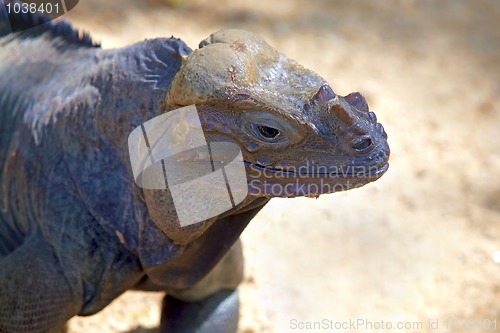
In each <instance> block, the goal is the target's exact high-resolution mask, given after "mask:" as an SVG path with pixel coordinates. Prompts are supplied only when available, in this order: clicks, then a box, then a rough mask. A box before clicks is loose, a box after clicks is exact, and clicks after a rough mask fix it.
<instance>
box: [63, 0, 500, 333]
mask: <svg viewBox="0 0 500 333" xmlns="http://www.w3.org/2000/svg"><path fill="white" fill-rule="evenodd" d="M67 18H68V19H70V20H71V21H73V22H74V23H75V25H76V26H77V27H81V28H83V29H85V30H87V31H90V32H91V33H92V35H93V36H95V39H97V40H100V41H102V44H103V46H104V47H119V46H123V45H127V44H130V43H132V42H135V41H140V40H143V39H144V38H152V37H165V36H170V35H174V36H177V37H181V38H182V39H183V40H185V41H186V42H187V43H188V44H189V45H191V47H193V48H195V47H196V46H197V44H198V42H199V41H200V40H202V39H203V38H205V37H206V36H208V35H209V34H210V33H212V32H214V31H217V30H219V29H222V28H230V27H232V28H243V29H247V30H252V31H255V32H257V33H260V34H261V35H263V36H264V37H265V38H266V39H267V40H268V42H269V43H270V44H271V45H273V46H274V47H275V48H277V49H278V50H280V51H281V52H283V53H285V54H287V55H288V56H289V57H291V58H293V59H296V60H297V61H299V62H300V63H301V64H303V65H304V66H306V67H309V68H311V69H313V70H315V71H316V72H318V73H319V74H321V75H322V76H323V77H325V78H326V79H327V80H328V81H329V82H330V83H331V85H332V86H333V87H334V89H335V90H336V91H337V92H338V93H340V94H347V93H349V92H351V91H361V92H363V93H364V94H365V96H366V97H367V99H368V101H369V104H370V107H371V109H372V110H374V111H376V113H377V116H378V118H379V120H380V121H381V122H382V123H383V124H384V126H385V128H386V130H387V132H388V134H389V140H390V145H391V149H392V155H391V168H390V169H389V171H388V172H387V174H386V175H385V176H384V177H382V179H380V180H379V181H377V182H376V183H373V184H370V185H368V186H366V187H364V188H362V189H358V190H355V191H349V192H345V193H337V194H333V195H325V196H322V197H320V198H319V199H317V200H314V199H305V198H300V199H274V200H272V201H271V203H270V204H269V205H268V206H266V208H265V209H264V210H263V211H262V212H261V213H259V215H258V216H257V217H256V218H255V219H254V221H253V222H252V223H251V224H250V226H249V227H248V228H247V230H246V231H245V232H244V234H243V235H242V239H243V242H244V250H245V256H246V280H245V282H244V284H243V285H242V286H241V288H240V289H241V302H242V306H241V323H240V332H245V333H251V332H298V331H304V332H313V331H319V332H322V331H324V332H365V331H368V332H372V331H376V332H385V331H401V332H450V331H451V330H450V329H451V326H450V325H451V324H452V320H457V321H455V324H458V326H459V327H458V329H455V330H453V331H454V332H494V331H495V330H494V329H493V325H494V320H496V325H497V331H500V300H499V299H500V264H499V263H495V262H494V260H493V254H494V252H495V251H500V226H499V223H500V129H499V126H500V80H499V78H500V2H498V1H497V0H490V1H487V0H476V1H466V0H441V1H429V0H422V1H410V0H408V1H403V0H401V1H368V0H364V1H349V0H342V1H327V0H308V1H306V0H276V1H272V2H271V1H243V0H240V1H224V0H219V1H208V0H206V1H204V0H192V1H191V2H189V3H188V4H186V5H183V6H177V7H175V6H174V7H172V6H168V5H165V3H161V2H160V1H159V0H158V1H153V0H150V1H146V2H138V1H131V0H128V1H114V2H112V1H108V2H105V3H104V2H100V1H97V0H82V1H81V2H80V4H79V5H78V6H77V7H76V8H75V9H74V10H73V11H72V12H70V13H69V14H68V15H67ZM160 300H161V295H160V294H158V293H140V292H128V293H126V294H124V295H123V296H122V297H120V298H119V299H118V300H116V301H115V302H114V303H112V304H111V305H110V306H109V307H108V308H106V309H105V310H104V311H102V312H100V313H99V314H97V315H95V316H91V317H87V318H74V319H72V320H71V321H70V325H69V332H71V333H83V332H85V333H90V332H128V333H140V332H142V333H146V332H147V333H153V332H156V329H155V327H157V323H158V318H159V311H160V310H159V302H160ZM323 319H327V320H332V321H333V325H332V326H330V327H328V328H329V329H325V330H320V329H318V330H300V329H299V328H296V326H299V325H305V324H307V322H311V321H321V320H323ZM358 319H360V320H361V319H364V320H368V321H370V322H371V323H372V324H373V325H374V328H375V327H377V326H376V325H377V324H378V325H381V322H382V321H383V322H384V324H385V326H384V327H385V328H387V326H388V323H390V324H391V325H393V326H392V328H393V329H378V330H370V329H369V328H370V327H366V326H363V325H361V326H359V327H357V329H356V328H353V327H352V326H351V327H348V328H347V329H336V328H335V323H343V322H349V320H353V321H356V320H358ZM429 319H430V320H431V323H432V325H431V327H429ZM436 320H438V322H437V323H438V325H439V326H438V327H436ZM461 320H467V324H468V326H467V327H465V328H463V327H462V325H461V323H462V322H458V321H461ZM447 322H448V329H447V326H446V324H447ZM398 323H403V324H406V325H410V326H412V328H408V329H399V330H398V329H395V328H396V325H397V324H398ZM488 323H489V324H490V325H491V328H490V329H489V330H488V329H486V328H485V326H486V325H488ZM295 324H296V325H295ZM420 324H421V326H420ZM472 324H474V325H472ZM480 324H483V326H484V327H483V329H481V328H480V327H479V325H480ZM337 325H339V324H337ZM432 328H437V329H434V330H433V329H432Z"/></svg>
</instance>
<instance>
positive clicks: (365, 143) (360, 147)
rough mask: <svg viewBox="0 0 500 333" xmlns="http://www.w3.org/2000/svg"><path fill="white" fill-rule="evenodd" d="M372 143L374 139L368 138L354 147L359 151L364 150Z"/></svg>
mask: <svg viewBox="0 0 500 333" xmlns="http://www.w3.org/2000/svg"><path fill="white" fill-rule="evenodd" d="M371 145H372V139H370V138H366V139H364V140H362V141H360V142H358V143H356V144H355V145H354V146H352V148H354V149H355V150H357V151H360V152H361V151H364V150H366V149H367V148H369V147H370V146H371Z"/></svg>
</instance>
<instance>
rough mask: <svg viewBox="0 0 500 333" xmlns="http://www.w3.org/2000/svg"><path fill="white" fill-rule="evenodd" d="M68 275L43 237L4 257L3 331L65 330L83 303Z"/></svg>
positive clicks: (0, 270)
mask: <svg viewBox="0 0 500 333" xmlns="http://www.w3.org/2000/svg"><path fill="white" fill-rule="evenodd" d="M68 276H69V274H67V272H66V273H65V272H64V271H63V270H62V269H61V265H60V262H59V260H58V258H57V256H56V254H55V253H54V252H53V248H52V247H50V246H49V245H48V244H47V243H45V242H44V241H43V240H41V237H30V238H28V239H26V240H25V242H24V243H23V245H22V246H20V247H18V248H17V249H16V250H14V252H12V253H10V254H8V255H7V256H6V257H3V258H2V259H0V332H2V333H4V332H8V333H18V332H23V333H34V332H37V333H42V332H43V333H45V332H47V333H53V332H62V331H63V329H64V324H65V323H66V321H67V320H68V319H69V318H71V317H72V316H74V315H76V314H77V313H78V312H79V311H80V309H81V307H82V297H81V296H80V297H78V295H77V294H76V293H75V292H74V290H72V288H71V287H70V285H69V280H68Z"/></svg>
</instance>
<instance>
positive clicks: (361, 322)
mask: <svg viewBox="0 0 500 333" xmlns="http://www.w3.org/2000/svg"><path fill="white" fill-rule="evenodd" d="M289 328H290V329H291V330H296V331H310V330H314V331H316V330H323V331H341V332H344V331H346V330H350V331H362V332H370V331H379V330H380V331H381V330H394V331H399V330H411V331H414V332H420V331H428V330H432V331H440V330H442V331H443V332H450V330H451V331H456V330H460V331H469V330H470V331H478V330H479V331H481V332H488V331H491V332H496V330H497V319H496V318H491V319H490V318H485V319H463V318H445V319H439V318H429V319H427V320H425V321H395V320H370V319H367V318H356V319H349V320H332V319H328V318H323V319H321V320H317V321H304V320H299V319H296V318H292V319H290V322H289Z"/></svg>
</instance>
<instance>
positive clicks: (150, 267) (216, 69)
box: [0, 13, 389, 333]
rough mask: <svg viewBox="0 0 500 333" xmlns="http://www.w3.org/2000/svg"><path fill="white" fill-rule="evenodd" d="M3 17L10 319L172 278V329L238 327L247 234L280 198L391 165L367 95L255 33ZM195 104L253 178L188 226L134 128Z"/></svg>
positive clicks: (49, 315) (164, 284)
mask: <svg viewBox="0 0 500 333" xmlns="http://www.w3.org/2000/svg"><path fill="white" fill-rule="evenodd" d="M0 17H1V18H0V35H1V36H2V37H1V38H0V59H2V60H1V62H0V78H1V79H0V94H1V95H0V208H1V210H0V332H8V333H14V332H58V331H60V330H62V329H63V327H64V325H65V323H66V321H67V320H68V319H70V318H71V317H72V316H75V315H83V316H85V315H91V314H94V313H96V312H98V311H100V310H101V309H103V308H104V307H105V306H106V305H108V304H109V303H110V302H111V301H112V300H114V299H115V298H116V297H118V296H119V295H120V294H122V293H123V292H125V291H126V290H129V289H139V290H162V291H166V296H165V298H164V302H163V309H162V318H161V324H160V330H161V331H162V332H218V333H220V332H235V331H236V329H237V322H238V296H237V291H236V288H237V286H238V284H239V283H240V282H241V280H242V274H243V264H242V256H241V247H240V244H239V241H238V238H239V235H240V233H241V232H242V231H243V229H244V228H245V226H246V225H247V224H248V223H249V222H250V220H252V218H253V217H254V216H255V215H256V214H257V212H258V211H259V210H260V209H262V207H263V206H264V205H265V204H266V203H267V202H268V201H269V200H270V198H272V197H277V196H281V197H295V196H317V195H319V194H325V193H331V192H335V191H341V190H347V189H350V188H355V187H359V186H362V185H364V184H367V183H369V182H372V181H375V180H376V179H378V178H379V177H380V176H382V174H383V173H384V172H385V171H386V170H387V168H388V158H389V146H388V143H387V135H386V133H385V131H384V129H383V127H382V125H381V124H380V123H378V122H377V118H376V116H375V114H374V113H373V112H371V111H369V110H368V105H367V103H366V101H365V99H364V98H363V96H362V95H361V94H359V93H352V94H349V95H347V96H344V97H342V96H339V95H337V94H336V93H335V92H334V91H333V90H332V88H330V86H329V85H328V83H327V82H326V81H325V80H324V79H323V78H321V77H320V76H318V75H317V74H315V73H313V72H312V71H310V70H308V69H305V68H304V67H302V66H300V65H299V64H298V63H297V62H295V61H293V60H291V59H288V58H287V57H286V56H284V55H283V54H280V53H278V52H277V51H276V50H274V49H273V48H272V47H271V46H269V45H268V44H267V43H266V42H265V41H264V39H262V38H261V37H259V36H258V35H256V34H253V33H250V32H246V31H242V30H222V31H219V32H216V33H214V34H212V35H210V37H208V38H207V39H205V40H203V41H202V42H201V43H200V45H199V48H198V49H196V50H194V51H192V50H191V49H190V48H189V47H188V46H187V45H186V44H185V43H184V42H183V41H181V40H180V39H176V38H173V37H172V38H157V39H150V40H145V41H143V42H140V43H137V44H134V45H131V46H128V47H124V48H120V49H112V50H106V49H102V48H100V47H99V46H98V45H96V44H95V43H93V42H92V40H91V38H90V37H89V36H88V35H84V34H81V33H79V32H78V31H77V30H75V29H74V28H73V27H72V26H71V25H70V24H69V23H67V22H65V21H60V22H57V23H54V22H48V21H47V22H46V23H44V24H42V25H39V26H37V27H35V28H32V29H29V30H26V31H22V32H17V33H10V31H9V29H8V22H7V18H6V15H5V13H0ZM11 19H12V18H11ZM14 19H15V20H19V22H35V21H36V22H38V23H41V22H45V21H44V20H45V19H44V18H43V17H41V16H38V15H32V14H19V15H17V16H16V17H15V18H14ZM11 23H12V22H11ZM192 104H195V105H196V106H197V109H198V112H199V119H200V122H201V124H202V126H203V130H204V133H205V135H206V137H207V140H215V141H217V140H218V141H226V142H232V143H236V144H237V145H238V146H239V147H240V148H241V151H242V154H243V160H244V163H245V167H246V171H247V175H248V180H249V186H248V195H247V196H246V198H245V199H244V200H243V202H241V203H240V204H238V205H237V206H236V207H235V208H233V209H231V210H229V211H228V212H225V213H223V214H221V215H219V216H216V217H213V218H210V219H208V220H206V221H203V222H200V223H197V224H193V225H189V226H186V227H181V226H180V225H179V223H178V221H177V218H176V211H175V208H174V206H173V204H172V197H171V195H170V192H169V191H168V189H167V190H151V189H143V188H141V187H139V186H137V184H136V183H135V182H134V177H133V175H132V170H131V165H130V159H129V154H128V148H127V137H128V135H129V134H130V132H131V131H132V130H133V129H134V128H136V127H138V126H141V124H143V123H144V122H145V121H147V120H148V119H151V118H154V117H156V116H158V115H161V114H164V113H165V112H169V111H171V110H175V109H177V108H180V107H183V106H188V105H192ZM250 183H251V184H250ZM312 185H314V186H312ZM277 189H279V191H278V190H277Z"/></svg>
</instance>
